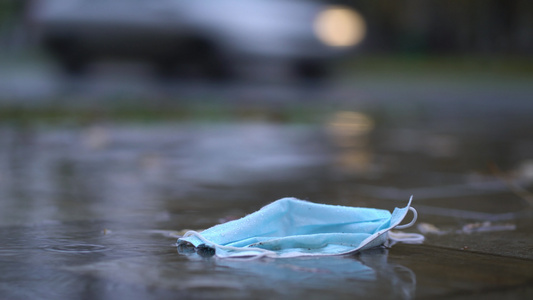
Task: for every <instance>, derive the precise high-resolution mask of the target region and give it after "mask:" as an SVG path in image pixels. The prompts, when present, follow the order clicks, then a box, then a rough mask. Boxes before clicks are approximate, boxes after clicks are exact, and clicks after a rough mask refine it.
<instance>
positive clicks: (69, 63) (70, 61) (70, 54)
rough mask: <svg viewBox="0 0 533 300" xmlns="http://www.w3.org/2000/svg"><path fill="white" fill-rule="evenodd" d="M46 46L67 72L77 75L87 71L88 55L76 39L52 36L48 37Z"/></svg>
mask: <svg viewBox="0 0 533 300" xmlns="http://www.w3.org/2000/svg"><path fill="white" fill-rule="evenodd" d="M45 47H46V49H47V50H48V52H49V53H50V54H51V55H52V56H54V57H55V59H56V60H58V61H59V63H60V64H61V67H62V69H63V71H65V72H66V73H67V74H69V75H74V76H77V75H82V74H84V73H86V71H87V66H88V64H89V59H88V55H87V54H86V53H85V50H84V49H83V47H82V45H81V43H79V42H78V41H77V40H76V39H74V38H70V37H51V38H48V39H46V41H45Z"/></svg>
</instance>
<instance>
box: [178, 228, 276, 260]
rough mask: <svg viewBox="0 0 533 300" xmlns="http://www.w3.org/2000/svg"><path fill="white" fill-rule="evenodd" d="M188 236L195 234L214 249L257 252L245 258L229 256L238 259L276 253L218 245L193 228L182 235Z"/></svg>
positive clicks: (260, 249) (259, 249) (274, 253)
mask: <svg viewBox="0 0 533 300" xmlns="http://www.w3.org/2000/svg"><path fill="white" fill-rule="evenodd" d="M189 236H195V237H197V238H198V239H199V240H201V241H202V242H204V243H205V244H206V245H208V246H211V247H215V249H216V248H220V249H222V250H228V251H235V252H250V251H256V252H259V253H258V254H255V255H246V256H250V257H247V258H245V257H244V256H242V257H231V258H235V259H237V258H239V259H247V260H248V259H249V260H253V259H258V258H261V257H265V256H276V255H277V253H276V252H274V251H270V250H267V249H262V248H240V247H233V246H224V245H219V244H216V243H213V242H211V241H209V240H208V239H206V238H205V237H204V236H203V235H202V234H201V233H199V232H197V231H194V230H189V231H187V232H186V233H185V234H184V235H183V237H189Z"/></svg>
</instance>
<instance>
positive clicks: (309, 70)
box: [293, 60, 330, 81]
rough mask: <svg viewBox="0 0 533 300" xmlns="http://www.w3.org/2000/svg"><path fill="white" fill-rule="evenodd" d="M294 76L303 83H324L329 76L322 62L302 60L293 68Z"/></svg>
mask: <svg viewBox="0 0 533 300" xmlns="http://www.w3.org/2000/svg"><path fill="white" fill-rule="evenodd" d="M293 72H294V76H295V77H296V79H298V80H304V81H324V80H326V79H327V78H328V77H329V75H330V70H329V68H328V66H327V64H326V63H325V62H323V61H313V60H303V61H298V62H296V63H295V64H294V66H293Z"/></svg>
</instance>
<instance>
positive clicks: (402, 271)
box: [187, 249, 416, 299]
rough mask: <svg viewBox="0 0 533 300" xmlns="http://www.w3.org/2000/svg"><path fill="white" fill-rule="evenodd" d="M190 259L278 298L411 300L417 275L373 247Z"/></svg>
mask: <svg viewBox="0 0 533 300" xmlns="http://www.w3.org/2000/svg"><path fill="white" fill-rule="evenodd" d="M187 257H188V258H189V259H190V260H191V261H204V263H206V264H207V263H208V262H212V263H213V264H214V265H215V269H216V270H217V271H219V272H223V273H227V274H231V275H233V276H235V275H236V276H238V278H239V282H240V284H241V285H243V288H246V289H262V290H271V291H273V292H274V293H276V294H280V295H282V296H291V297H302V296H309V295H308V294H311V293H312V295H313V297H319V298H320V297H322V296H326V297H327V296H328V295H329V296H330V297H331V295H332V294H335V295H336V297H339V296H340V298H344V297H347V296H350V297H353V296H366V297H367V296H368V295H381V296H383V297H384V298H391V299H392V298H394V299H411V298H414V296H415V291H416V275H415V273H414V272H413V271H412V270H410V269H409V268H407V267H404V266H402V265H399V264H396V263H390V262H388V260H387V258H388V250H386V249H373V250H369V251H364V252H362V253H359V254H357V255H355V256H331V257H307V258H306V257H301V258H291V259H256V260H238V259H235V260H233V259H219V258H216V257H213V258H209V259H205V258H201V257H200V256H198V255H196V254H187Z"/></svg>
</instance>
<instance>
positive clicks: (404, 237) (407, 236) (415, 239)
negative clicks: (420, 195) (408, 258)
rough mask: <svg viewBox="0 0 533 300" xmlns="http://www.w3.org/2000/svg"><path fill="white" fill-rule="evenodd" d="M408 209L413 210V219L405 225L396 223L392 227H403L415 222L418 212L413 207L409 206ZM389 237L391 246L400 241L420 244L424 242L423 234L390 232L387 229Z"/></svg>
mask: <svg viewBox="0 0 533 300" xmlns="http://www.w3.org/2000/svg"><path fill="white" fill-rule="evenodd" d="M409 210H410V211H412V212H413V219H412V220H411V222H409V223H407V224H405V225H398V226H396V227H394V229H396V228H397V229H404V228H408V227H411V226H413V225H414V224H415V222H416V219H418V213H417V212H416V209H414V207H409ZM388 234H389V239H390V241H391V246H392V245H394V244H396V243H398V242H400V243H405V244H421V243H423V242H424V239H425V238H424V236H423V235H421V234H418V233H405V232H392V231H389V232H388Z"/></svg>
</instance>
